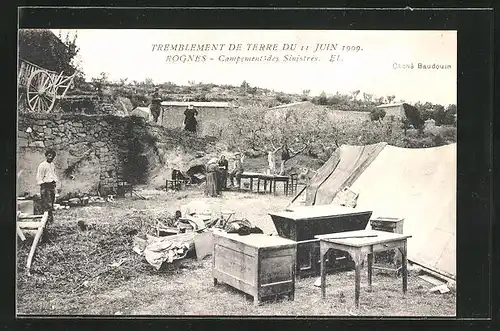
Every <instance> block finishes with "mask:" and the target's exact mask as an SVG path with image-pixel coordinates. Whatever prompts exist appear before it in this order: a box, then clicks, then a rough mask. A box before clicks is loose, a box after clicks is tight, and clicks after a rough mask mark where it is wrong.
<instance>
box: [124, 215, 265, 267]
mask: <svg viewBox="0 0 500 331" xmlns="http://www.w3.org/2000/svg"><path fill="white" fill-rule="evenodd" d="M234 213H235V212H234V211H221V212H220V214H218V215H214V214H213V213H212V212H211V210H210V209H205V210H201V211H200V212H197V211H191V210H189V208H185V213H184V216H183V213H182V212H181V211H180V210H177V211H176V212H175V215H174V216H170V217H167V218H166V219H163V220H158V221H157V224H156V228H155V229H154V230H155V236H152V235H148V234H146V235H145V236H140V235H139V236H136V237H135V238H134V244H133V245H134V247H133V250H134V251H135V252H136V253H137V254H139V255H141V256H144V258H145V259H146V261H147V262H148V263H149V264H150V265H152V266H153V267H155V268H156V270H160V268H161V267H162V265H163V264H164V263H172V262H174V261H175V260H180V259H183V258H185V257H188V256H190V255H192V256H196V258H197V259H199V260H201V259H203V258H205V257H206V256H208V255H211V254H212V246H213V229H214V228H217V229H219V230H222V231H226V232H228V233H238V234H240V235H248V234H251V233H263V231H262V230H261V229H260V228H258V227H256V226H254V225H252V224H251V223H250V222H249V221H248V220H246V219H235V220H231V218H232V216H233V215H234Z"/></svg>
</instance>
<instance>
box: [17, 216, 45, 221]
mask: <svg viewBox="0 0 500 331" xmlns="http://www.w3.org/2000/svg"><path fill="white" fill-rule="evenodd" d="M36 218H40V219H41V218H43V215H19V216H18V218H17V220H18V221H21V222H23V221H24V220H33V219H36Z"/></svg>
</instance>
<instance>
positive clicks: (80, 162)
mask: <svg viewBox="0 0 500 331" xmlns="http://www.w3.org/2000/svg"><path fill="white" fill-rule="evenodd" d="M127 123H128V119H126V118H120V117H117V116H110V115H105V116H103V115H101V116H86V115H74V114H20V115H19V118H18V169H19V170H21V169H23V174H24V176H25V177H26V175H28V174H30V175H31V176H29V177H30V180H31V181H32V180H33V178H31V177H33V176H32V175H34V174H36V167H37V166H38V162H40V161H42V160H43V159H44V156H43V154H44V151H45V150H46V149H47V148H52V149H54V150H55V151H56V152H57V154H58V155H57V158H56V166H57V168H58V169H59V171H61V172H62V173H61V174H59V177H60V178H61V180H62V181H63V185H64V180H66V179H71V175H73V177H74V174H72V172H74V171H71V170H72V169H71V168H74V170H75V171H76V168H77V167H78V166H79V170H80V171H79V172H80V173H81V176H80V178H76V179H77V181H78V179H80V180H81V181H83V182H85V183H87V184H88V183H89V181H93V182H94V184H95V180H96V179H97V181H98V182H99V183H100V184H101V185H102V186H109V185H112V184H113V183H115V182H116V180H117V179H118V178H119V177H121V176H123V175H124V169H123V165H124V160H125V159H126V156H127V154H128V141H127V140H126V139H125V136H126V135H125V130H126V127H127ZM28 128H31V130H32V132H31V133H27V132H26V130H27V129H28ZM35 160H36V161H38V162H36V164H33V163H35V162H34V161H35ZM75 163H76V165H75ZM82 166H83V167H82ZM68 168H70V169H68ZM63 171H66V173H67V174H68V176H64V173H63ZM83 172H84V173H83ZM65 177H68V178H65ZM96 177H97V178H96ZM30 180H29V179H28V181H30ZM67 184H74V183H67ZM28 186H31V185H28ZM76 186H78V185H76ZM84 186H85V185H84ZM80 188H81V187H80Z"/></svg>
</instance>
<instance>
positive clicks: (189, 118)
mask: <svg viewBox="0 0 500 331" xmlns="http://www.w3.org/2000/svg"><path fill="white" fill-rule="evenodd" d="M197 115H198V111H197V110H196V109H194V107H193V105H189V106H188V107H187V109H186V110H185V111H184V116H185V118H184V130H186V131H190V132H196V125H197V124H198V121H197V120H196V116H197Z"/></svg>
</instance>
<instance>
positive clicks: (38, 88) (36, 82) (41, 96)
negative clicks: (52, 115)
mask: <svg viewBox="0 0 500 331" xmlns="http://www.w3.org/2000/svg"><path fill="white" fill-rule="evenodd" d="M26 94H27V96H26V97H27V98H28V99H27V101H28V105H29V107H30V109H31V110H32V111H33V112H35V113H48V112H50V111H51V110H52V108H53V107H54V104H55V102H56V93H55V88H54V82H53V79H52V77H51V76H50V75H49V74H48V73H47V72H45V71H43V70H37V71H35V72H33V73H32V74H31V76H30V78H29V79H28V86H27V92H26Z"/></svg>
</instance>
